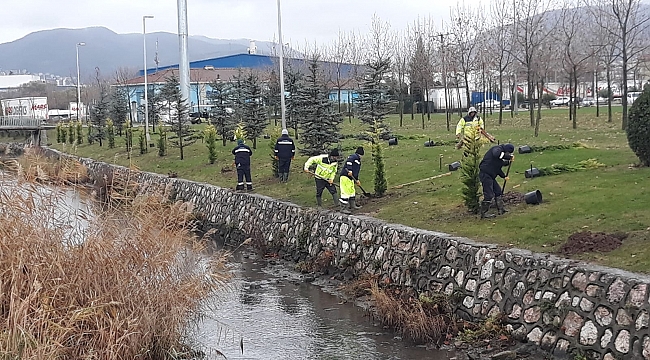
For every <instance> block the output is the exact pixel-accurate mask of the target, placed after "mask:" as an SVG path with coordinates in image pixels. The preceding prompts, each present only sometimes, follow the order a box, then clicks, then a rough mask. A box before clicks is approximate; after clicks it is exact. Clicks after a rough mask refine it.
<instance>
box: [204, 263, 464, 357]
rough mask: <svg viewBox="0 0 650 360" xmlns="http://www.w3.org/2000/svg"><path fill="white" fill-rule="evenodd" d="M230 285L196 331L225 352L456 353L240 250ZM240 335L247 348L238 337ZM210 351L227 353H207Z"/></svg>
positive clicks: (275, 354)
mask: <svg viewBox="0 0 650 360" xmlns="http://www.w3.org/2000/svg"><path fill="white" fill-rule="evenodd" d="M236 255H237V256H236V260H237V262H236V264H235V269H234V277H233V278H232V279H231V281H230V284H229V285H230V289H229V291H226V292H224V293H222V294H219V295H218V298H217V299H215V300H216V303H217V305H218V306H215V308H214V309H212V313H211V314H210V316H209V317H208V318H206V319H205V320H204V321H203V322H202V323H201V324H200V325H199V328H198V331H197V334H196V339H197V341H199V342H200V343H201V344H202V345H203V346H205V347H206V348H208V347H211V348H213V349H218V350H219V351H221V352H222V353H223V354H224V355H225V356H226V357H227V359H241V360H243V359H260V360H261V359H269V360H271V359H278V360H279V359H287V360H289V359H296V360H298V359H301V360H302V359H364V360H365V359H368V360H371V359H377V360H379V359H391V360H398V359H435V360H446V359H453V358H454V357H453V355H454V354H453V352H447V351H440V350H433V349H431V350H427V349H426V348H425V347H422V346H415V345H412V344H409V343H408V342H407V341H403V340H402V339H401V338H399V337H397V336H395V334H394V333H393V332H392V331H391V330H388V329H383V328H382V327H381V326H376V325H375V324H373V320H372V318H371V317H370V316H369V315H368V313H367V312H366V311H365V310H363V309H361V308H360V307H358V306H355V305H354V304H352V303H342V301H341V299H340V298H338V297H336V296H334V295H331V294H329V293H327V292H324V291H323V290H322V289H321V288H320V287H318V286H316V285H313V284H310V283H306V282H301V281H298V280H295V279H296V278H297V277H296V276H295V273H293V271H292V270H288V269H287V268H286V267H285V266H282V265H267V264H266V261H265V260H256V259H255V258H254V257H250V258H247V257H246V256H247V255H244V256H242V254H236ZM241 338H243V345H244V346H243V348H244V351H243V354H242V351H241V348H240V339H241ZM209 358H211V359H218V358H223V357H219V356H216V355H213V354H210V356H209Z"/></svg>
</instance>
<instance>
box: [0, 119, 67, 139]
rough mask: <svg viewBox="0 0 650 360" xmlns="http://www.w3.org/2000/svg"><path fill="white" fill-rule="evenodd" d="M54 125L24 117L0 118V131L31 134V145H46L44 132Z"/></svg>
mask: <svg viewBox="0 0 650 360" xmlns="http://www.w3.org/2000/svg"><path fill="white" fill-rule="evenodd" d="M48 129H54V125H50V124H46V123H45V122H44V121H43V120H41V119H36V118H33V117H24V116H0V131H24V132H29V133H30V134H31V141H32V145H36V146H40V145H41V144H42V143H47V133H46V130H48Z"/></svg>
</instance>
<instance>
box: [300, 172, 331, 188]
mask: <svg viewBox="0 0 650 360" xmlns="http://www.w3.org/2000/svg"><path fill="white" fill-rule="evenodd" d="M307 173H309V174H311V175H313V176H314V177H315V178H318V179H321V180H325V181H327V182H329V180H327V179H325V178H323V177H321V176H318V175H316V173H315V172H311V171H307ZM332 185H333V186H334V187H337V186H338V185H336V183H334V182H332Z"/></svg>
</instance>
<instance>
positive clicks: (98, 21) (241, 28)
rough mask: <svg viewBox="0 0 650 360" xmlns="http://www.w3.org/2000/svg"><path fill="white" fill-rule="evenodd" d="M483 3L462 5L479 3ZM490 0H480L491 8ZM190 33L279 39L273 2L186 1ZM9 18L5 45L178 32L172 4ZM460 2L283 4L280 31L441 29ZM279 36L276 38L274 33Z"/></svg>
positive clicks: (299, 34)
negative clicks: (62, 31)
mask: <svg viewBox="0 0 650 360" xmlns="http://www.w3.org/2000/svg"><path fill="white" fill-rule="evenodd" d="M479 1H480V0H464V2H465V4H466V5H467V6H478V4H479ZM488 1H489V0H483V3H484V4H485V3H487V2H488ZM187 2H188V21H189V32H190V35H205V36H209V37H212V38H220V39H235V38H250V39H254V40H273V37H274V35H276V34H277V12H276V0H187ZM0 4H2V6H1V8H2V9H3V12H4V14H5V16H3V17H2V21H1V22H0V43H4V42H8V41H13V40H16V39H18V38H21V37H23V36H25V35H27V34H29V33H30V32H33V31H38V30H46V29H53V28H83V27H88V26H104V27H107V28H109V29H111V30H113V31H115V32H117V33H138V32H142V15H154V16H155V19H151V20H147V32H154V31H167V32H176V31H177V29H178V28H177V26H178V25H177V20H176V1H175V0H0ZM455 4H456V1H455V0H451V1H444V0H352V1H350V0H345V1H343V0H329V1H327V0H282V32H283V37H284V38H285V42H289V41H290V42H291V43H292V46H294V45H301V44H304V43H305V41H307V42H309V43H313V42H314V41H316V42H318V43H323V42H329V41H331V40H333V39H334V38H335V37H336V35H337V32H338V31H339V29H340V30H343V31H350V30H353V29H357V30H359V31H361V32H367V30H368V27H369V24H370V21H371V18H372V15H373V14H375V13H376V14H377V15H378V16H379V17H380V18H381V19H382V20H384V21H389V22H390V24H391V26H392V27H393V28H395V29H403V28H405V27H406V26H407V24H410V23H412V22H413V21H414V20H415V19H417V17H418V16H420V17H427V16H431V17H432V18H433V19H434V20H435V21H436V23H437V24H440V23H441V20H442V19H446V18H448V17H449V7H450V6H452V5H454V6H455ZM276 36H277V35H276Z"/></svg>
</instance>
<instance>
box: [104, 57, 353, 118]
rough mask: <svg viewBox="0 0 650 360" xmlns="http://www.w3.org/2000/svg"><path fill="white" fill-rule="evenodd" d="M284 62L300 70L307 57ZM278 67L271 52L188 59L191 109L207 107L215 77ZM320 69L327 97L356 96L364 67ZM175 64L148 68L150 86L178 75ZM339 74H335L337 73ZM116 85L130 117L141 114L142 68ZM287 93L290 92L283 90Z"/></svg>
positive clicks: (263, 72)
mask: <svg viewBox="0 0 650 360" xmlns="http://www.w3.org/2000/svg"><path fill="white" fill-rule="evenodd" d="M285 62H286V64H287V66H289V67H292V68H294V69H299V71H304V70H305V69H306V68H307V63H308V60H305V59H297V58H288V59H286V60H285ZM278 67H279V58H278V57H277V56H271V55H259V54H236V55H229V56H223V57H218V58H212V59H205V60H198V61H192V62H190V98H189V102H190V108H191V111H192V112H195V111H203V110H204V109H207V108H209V107H210V99H209V94H210V93H211V92H212V88H211V86H210V83H211V82H213V81H215V80H222V81H231V80H232V79H233V77H234V76H235V75H236V74H237V73H238V72H239V71H240V70H243V71H244V72H246V71H249V70H250V71H254V72H257V73H258V74H259V75H260V78H261V79H262V81H263V82H265V81H268V74H270V73H271V71H274V70H275V69H277V68H278ZM321 67H322V70H323V71H324V73H325V76H326V78H328V79H329V81H328V86H329V88H330V89H331V91H330V95H329V97H330V100H332V101H334V102H338V98H339V93H340V96H341V103H350V102H354V100H355V99H356V98H357V97H358V94H357V92H356V91H355V89H356V88H357V81H356V80H355V78H356V75H358V74H359V73H360V71H363V67H361V66H358V65H354V64H337V63H333V62H327V61H323V62H321ZM178 68H179V66H178V64H175V65H168V66H162V67H158V68H151V69H147V83H148V86H149V88H150V89H154V91H155V90H156V89H159V88H160V87H161V86H162V85H163V84H164V82H165V80H166V79H167V77H169V76H178ZM337 73H338V74H339V75H338V76H337V75H336V74H337ZM337 78H340V79H343V81H342V82H341V84H342V85H341V89H340V90H339V89H338V88H337V86H336V79H337ZM116 86H120V87H126V88H127V93H128V94H129V95H128V96H129V98H130V104H131V108H132V109H133V110H132V112H133V118H135V119H138V120H140V118H141V114H138V113H137V111H136V110H135V109H137V108H138V107H139V106H141V105H142V104H143V98H144V70H140V71H139V72H138V77H136V78H133V79H130V80H128V81H127V82H126V83H125V84H116ZM286 95H288V96H290V94H288V93H287V94H286Z"/></svg>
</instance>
